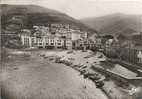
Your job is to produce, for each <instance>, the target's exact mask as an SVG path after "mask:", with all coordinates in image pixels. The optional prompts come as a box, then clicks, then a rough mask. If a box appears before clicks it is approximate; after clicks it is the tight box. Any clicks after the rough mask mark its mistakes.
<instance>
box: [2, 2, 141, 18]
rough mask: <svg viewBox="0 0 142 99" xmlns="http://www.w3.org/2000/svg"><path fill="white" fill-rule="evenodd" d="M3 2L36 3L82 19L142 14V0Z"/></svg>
mask: <svg viewBox="0 0 142 99" xmlns="http://www.w3.org/2000/svg"><path fill="white" fill-rule="evenodd" d="M1 3H2V4H36V5H40V6H43V7H47V8H50V9H54V10H58V11H60V12H64V13H66V14H68V15H69V16H71V17H73V18H76V19H81V18H86V17H100V16H104V15H108V14H113V13H124V14H142V0H1Z"/></svg>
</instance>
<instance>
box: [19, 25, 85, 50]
mask: <svg viewBox="0 0 142 99" xmlns="http://www.w3.org/2000/svg"><path fill="white" fill-rule="evenodd" d="M33 29H34V32H33V33H32V32H31V30H28V29H23V30H22V31H21V35H20V36H21V40H22V44H23V46H25V47H30V48H31V47H38V48H66V49H72V48H73V42H74V41H75V42H76V41H77V43H78V41H79V43H80V45H79V46H83V44H84V41H83V39H86V38H87V32H82V31H80V30H79V29H77V30H75V29H71V28H70V25H68V24H56V23H54V24H50V25H48V26H33ZM76 45H77V46H78V44H76ZM75 47H76V46H75Z"/></svg>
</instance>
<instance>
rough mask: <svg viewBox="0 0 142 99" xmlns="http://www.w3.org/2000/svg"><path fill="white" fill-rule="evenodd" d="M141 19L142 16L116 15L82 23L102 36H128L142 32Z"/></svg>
mask: <svg viewBox="0 0 142 99" xmlns="http://www.w3.org/2000/svg"><path fill="white" fill-rule="evenodd" d="M141 17H142V15H131V14H123V13H115V14H111V15H106V16H101V17H95V18H94V17H93V18H84V19H81V20H80V21H81V22H82V23H83V24H85V25H86V26H88V27H90V28H92V29H96V30H97V31H99V32H100V33H102V34H112V35H118V34H126V35H127V34H131V33H132V32H134V31H135V32H140V29H141V26H142V23H141V22H140V20H141ZM125 32H126V33H125ZM129 32H130V33H129Z"/></svg>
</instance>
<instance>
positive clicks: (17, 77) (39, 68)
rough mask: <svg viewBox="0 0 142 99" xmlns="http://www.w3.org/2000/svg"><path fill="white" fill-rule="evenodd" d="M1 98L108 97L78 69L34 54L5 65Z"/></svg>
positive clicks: (93, 98)
mask: <svg viewBox="0 0 142 99" xmlns="http://www.w3.org/2000/svg"><path fill="white" fill-rule="evenodd" d="M1 77H2V99H108V98H107V96H106V95H105V94H104V93H103V92H102V91H101V90H100V89H97V88H96V87H95V84H94V83H93V82H91V81H89V80H87V79H84V78H83V77H82V76H81V75H80V74H79V73H78V72H77V71H75V70H74V69H72V68H70V67H68V66H65V65H63V64H55V63H51V62H49V61H47V60H46V59H43V58H42V57H40V56H37V55H33V56H32V57H30V58H29V59H25V58H24V59H22V58H16V59H14V60H12V61H11V62H9V63H7V64H5V67H3V68H2V73H1Z"/></svg>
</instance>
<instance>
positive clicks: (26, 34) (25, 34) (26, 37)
mask: <svg viewBox="0 0 142 99" xmlns="http://www.w3.org/2000/svg"><path fill="white" fill-rule="evenodd" d="M20 37H21V41H22V45H23V46H24V47H30V48H31V47H35V44H36V38H35V37H32V36H31V31H30V30H28V29H23V30H21V34H20Z"/></svg>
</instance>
